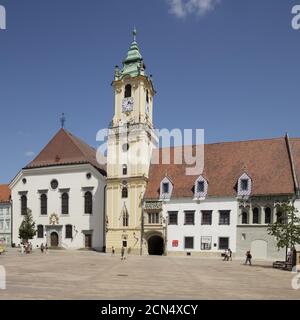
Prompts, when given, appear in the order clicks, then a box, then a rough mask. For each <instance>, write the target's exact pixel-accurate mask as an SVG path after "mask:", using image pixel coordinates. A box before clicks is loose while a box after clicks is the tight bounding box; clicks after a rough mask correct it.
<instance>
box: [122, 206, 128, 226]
mask: <svg viewBox="0 0 300 320" xmlns="http://www.w3.org/2000/svg"><path fill="white" fill-rule="evenodd" d="M128 225H129V215H128V212H127V210H124V212H123V227H128Z"/></svg>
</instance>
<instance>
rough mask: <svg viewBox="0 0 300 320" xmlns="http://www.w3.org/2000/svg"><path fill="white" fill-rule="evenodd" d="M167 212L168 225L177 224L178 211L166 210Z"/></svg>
mask: <svg viewBox="0 0 300 320" xmlns="http://www.w3.org/2000/svg"><path fill="white" fill-rule="evenodd" d="M168 214H169V225H177V224H178V212H168Z"/></svg>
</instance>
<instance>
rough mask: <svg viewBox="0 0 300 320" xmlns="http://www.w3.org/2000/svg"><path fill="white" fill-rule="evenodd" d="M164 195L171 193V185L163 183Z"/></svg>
mask: <svg viewBox="0 0 300 320" xmlns="http://www.w3.org/2000/svg"><path fill="white" fill-rule="evenodd" d="M163 193H169V183H168V182H165V183H163Z"/></svg>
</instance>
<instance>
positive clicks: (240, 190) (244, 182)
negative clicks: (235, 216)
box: [237, 173, 252, 197]
mask: <svg viewBox="0 0 300 320" xmlns="http://www.w3.org/2000/svg"><path fill="white" fill-rule="evenodd" d="M251 188H252V180H251V178H250V177H249V176H248V174H247V173H244V174H242V176H241V177H240V178H239V180H238V184H237V194H238V196H240V197H244V196H250V194H251Z"/></svg>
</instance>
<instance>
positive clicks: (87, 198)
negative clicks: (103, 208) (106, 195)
mask: <svg viewBox="0 0 300 320" xmlns="http://www.w3.org/2000/svg"><path fill="white" fill-rule="evenodd" d="M84 213H85V214H92V213H93V195H92V193H91V192H90V191H87V192H86V193H85V195H84Z"/></svg>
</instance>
